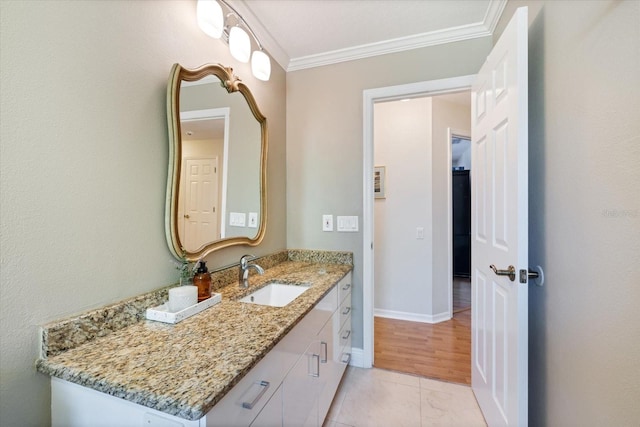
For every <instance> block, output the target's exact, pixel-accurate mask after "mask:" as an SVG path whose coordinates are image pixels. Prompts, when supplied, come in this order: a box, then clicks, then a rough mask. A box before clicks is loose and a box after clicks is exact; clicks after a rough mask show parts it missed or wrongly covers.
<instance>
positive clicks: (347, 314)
mask: <svg viewBox="0 0 640 427" xmlns="http://www.w3.org/2000/svg"><path fill="white" fill-rule="evenodd" d="M338 312H339V313H340V325H341V326H342V325H344V322H346V321H347V319H349V320H350V319H351V298H346V299H345V300H344V301H342V304H340V308H339V309H338Z"/></svg>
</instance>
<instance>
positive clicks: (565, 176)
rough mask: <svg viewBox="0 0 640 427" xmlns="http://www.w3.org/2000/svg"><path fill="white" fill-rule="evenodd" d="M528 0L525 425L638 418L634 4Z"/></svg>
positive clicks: (639, 222)
mask: <svg viewBox="0 0 640 427" xmlns="http://www.w3.org/2000/svg"><path fill="white" fill-rule="evenodd" d="M522 5H529V19H530V27H529V147H530V148H529V211H530V214H529V220H530V226H529V227H530V228H529V235H530V240H529V242H530V244H529V246H530V248H529V254H530V263H531V264H533V265H536V264H540V265H542V266H543V267H544V269H545V278H546V283H545V285H544V287H536V286H532V287H530V292H529V329H530V339H529V416H530V421H529V425H532V426H605V425H607V426H636V425H638V420H640V406H639V405H638V402H639V401H640V321H639V311H638V301H640V286H638V284H639V283H640V279H639V277H640V264H639V263H638V260H640V197H639V195H640V192H639V188H640V168H638V165H639V164H640V2H638V1H579V2H578V1H549V2H544V3H541V2H531V1H524V2H520V1H515V2H514V1H511V0H510V1H509V3H508V4H507V8H506V10H505V12H504V15H503V17H502V20H501V23H500V30H501V29H502V28H504V26H505V24H506V21H507V20H508V19H509V18H510V17H511V16H512V15H513V12H514V10H515V8H516V7H517V6H522Z"/></svg>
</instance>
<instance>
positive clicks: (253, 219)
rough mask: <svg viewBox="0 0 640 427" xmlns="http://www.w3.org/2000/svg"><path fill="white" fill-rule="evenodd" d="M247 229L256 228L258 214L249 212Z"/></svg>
mask: <svg viewBox="0 0 640 427" xmlns="http://www.w3.org/2000/svg"><path fill="white" fill-rule="evenodd" d="M249 227H251V228H258V212H249Z"/></svg>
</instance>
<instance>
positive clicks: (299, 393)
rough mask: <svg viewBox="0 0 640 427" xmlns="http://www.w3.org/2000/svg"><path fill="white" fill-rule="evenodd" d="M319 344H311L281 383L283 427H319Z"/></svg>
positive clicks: (320, 366) (320, 370)
mask: <svg viewBox="0 0 640 427" xmlns="http://www.w3.org/2000/svg"><path fill="white" fill-rule="evenodd" d="M321 347H322V346H321V344H320V341H314V342H312V343H311V344H310V345H309V347H307V350H306V351H305V353H304V354H303V355H302V357H300V359H299V360H298V362H297V363H296V364H295V365H294V367H293V368H292V369H291V371H289V373H288V374H287V376H286V378H285V379H284V382H283V383H282V418H283V423H282V425H283V426H291V427H301V426H317V425H318V398H319V396H320V393H321V392H322V386H323V384H322V381H321V378H322V363H321V356H322V350H321Z"/></svg>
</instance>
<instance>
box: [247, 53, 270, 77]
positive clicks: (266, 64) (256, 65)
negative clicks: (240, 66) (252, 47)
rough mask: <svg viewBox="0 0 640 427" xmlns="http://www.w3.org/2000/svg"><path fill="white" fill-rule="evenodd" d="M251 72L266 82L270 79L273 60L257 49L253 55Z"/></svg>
mask: <svg viewBox="0 0 640 427" xmlns="http://www.w3.org/2000/svg"><path fill="white" fill-rule="evenodd" d="M251 72H252V73H253V75H254V77H255V78H256V79H258V80H262V81H264V82H266V81H268V80H269V77H270V76H271V60H270V59H269V56H267V54H266V53H264V52H263V51H261V50H256V51H255V52H253V55H251Z"/></svg>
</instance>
